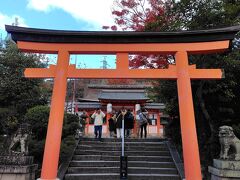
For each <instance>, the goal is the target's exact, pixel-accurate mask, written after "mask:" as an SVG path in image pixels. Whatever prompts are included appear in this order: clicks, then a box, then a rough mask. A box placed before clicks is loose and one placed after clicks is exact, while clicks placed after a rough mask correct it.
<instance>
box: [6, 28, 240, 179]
mask: <svg viewBox="0 0 240 180" xmlns="http://www.w3.org/2000/svg"><path fill="white" fill-rule="evenodd" d="M6 30H7V31H8V32H9V33H11V36H12V39H13V40H14V41H16V42H17V43H18V47H19V49H21V50H22V51H25V52H38V53H39V52H40V53H58V62H57V65H56V66H50V68H28V69H26V70H25V77H29V78H54V88H53V95H52V102H51V111H50V117H49V123H48V131H47V137H46V143H45V150H44V158H43V165H42V174H41V179H42V180H55V179H56V178H57V169H58V160H59V152H60V143H61V134H62V125H63V115H64V102H65V95H66V86H67V78H87V79H91V78H130V79H131V78H132V79H139V78H141V79H171V80H177V87H178V98H179V110H180V122H181V133H182V143H183V157H184V169H185V176H186V179H187V180H201V179H202V176H201V166H200V160H199V150H198V141H197V133H196V125H195V118H194V109H193V101H192V90H191V79H221V78H222V75H223V74H222V70H221V69H196V66H195V65H191V66H189V65H188V54H195V53H198V54H206V53H209V52H214V53H215V52H221V51H224V50H226V49H228V48H229V44H230V42H231V40H232V39H233V38H234V35H235V34H236V33H237V32H238V31H239V30H240V26H235V27H229V28H222V29H215V30H204V31H191V32H189V31H186V32H184V31H183V32H168V33H166V32H164V33H161V32H154V33H152V32H74V33H73V32H72V31H55V30H42V29H31V28H22V27H16V26H6ZM71 53H72V54H84V53H86V54H116V56H117V68H116V69H101V70H100V69H76V67H75V66H72V65H69V54H71ZM134 53H140V54H141V53H143V54H146V53H149V54H154V53H159V54H161V53H165V54H166V53H167V54H172V55H175V59H176V65H170V66H169V68H168V69H129V67H128V61H129V59H128V55H129V54H134Z"/></svg>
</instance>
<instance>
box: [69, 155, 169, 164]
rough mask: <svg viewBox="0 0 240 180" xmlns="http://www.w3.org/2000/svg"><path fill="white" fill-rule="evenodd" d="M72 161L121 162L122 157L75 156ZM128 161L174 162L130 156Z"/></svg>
mask: <svg viewBox="0 0 240 180" xmlns="http://www.w3.org/2000/svg"><path fill="white" fill-rule="evenodd" d="M72 160H76V161H86V160H88V161H89V160H95V161H99V160H105V161H120V156H109V155H87V156H86V155H74V156H73V159H72ZM128 161H151V162H173V160H172V157H171V156H128Z"/></svg>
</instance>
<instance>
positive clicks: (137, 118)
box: [135, 109, 141, 138]
mask: <svg viewBox="0 0 240 180" xmlns="http://www.w3.org/2000/svg"><path fill="white" fill-rule="evenodd" d="M140 113H141V110H140V109H139V110H137V112H136V117H135V118H136V132H137V138H139V137H140V129H141V119H140V116H139V115H140Z"/></svg>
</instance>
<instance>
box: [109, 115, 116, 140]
mask: <svg viewBox="0 0 240 180" xmlns="http://www.w3.org/2000/svg"><path fill="white" fill-rule="evenodd" d="M116 117H117V115H116V114H114V115H113V116H112V117H111V118H110V119H109V120H108V124H109V132H110V137H114V135H115V134H116V119H117V118H116Z"/></svg>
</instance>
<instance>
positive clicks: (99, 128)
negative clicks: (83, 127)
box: [94, 126, 102, 139]
mask: <svg viewBox="0 0 240 180" xmlns="http://www.w3.org/2000/svg"><path fill="white" fill-rule="evenodd" d="M94 134H95V138H97V137H98V138H99V139H101V137H102V126H94Z"/></svg>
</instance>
